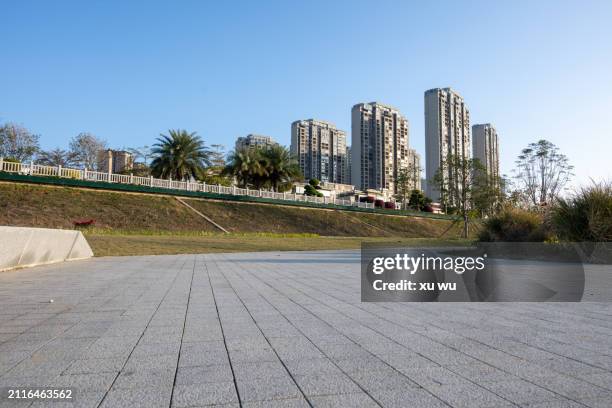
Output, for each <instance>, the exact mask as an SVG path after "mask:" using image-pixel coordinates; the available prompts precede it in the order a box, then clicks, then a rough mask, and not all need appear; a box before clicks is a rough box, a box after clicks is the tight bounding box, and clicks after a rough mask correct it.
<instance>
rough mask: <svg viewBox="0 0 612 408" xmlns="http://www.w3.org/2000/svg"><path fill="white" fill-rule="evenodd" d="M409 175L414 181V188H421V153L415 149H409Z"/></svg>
mask: <svg viewBox="0 0 612 408" xmlns="http://www.w3.org/2000/svg"><path fill="white" fill-rule="evenodd" d="M407 169H408V175H409V177H410V179H411V181H412V188H413V189H416V190H421V171H422V168H421V155H420V154H418V153H417V151H416V150H414V149H408V166H407Z"/></svg>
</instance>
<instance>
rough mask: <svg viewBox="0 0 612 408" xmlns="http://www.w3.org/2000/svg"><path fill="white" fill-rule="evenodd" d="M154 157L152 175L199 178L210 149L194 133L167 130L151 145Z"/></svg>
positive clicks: (207, 162)
mask: <svg viewBox="0 0 612 408" xmlns="http://www.w3.org/2000/svg"><path fill="white" fill-rule="evenodd" d="M153 155H154V159H153V161H152V162H151V174H152V175H153V176H154V177H160V178H172V179H174V180H189V179H191V178H196V179H197V178H200V177H201V176H202V175H203V171H204V169H205V168H206V166H209V165H210V151H209V150H208V148H206V145H205V144H204V141H203V140H202V139H201V138H200V137H199V136H198V135H197V134H196V132H192V133H189V132H187V131H186V130H182V129H177V130H169V131H168V135H163V134H162V135H160V137H159V138H157V143H156V144H154V145H153Z"/></svg>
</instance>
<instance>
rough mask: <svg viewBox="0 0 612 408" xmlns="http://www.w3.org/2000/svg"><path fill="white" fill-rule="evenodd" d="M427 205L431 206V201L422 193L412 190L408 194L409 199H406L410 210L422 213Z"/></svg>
mask: <svg viewBox="0 0 612 408" xmlns="http://www.w3.org/2000/svg"><path fill="white" fill-rule="evenodd" d="M429 204H431V199H430V198H429V197H426V196H425V193H424V192H423V191H421V190H418V189H414V190H412V191H411V192H410V198H409V199H408V206H409V207H410V208H413V209H415V210H417V211H423V210H425V207H426V206H427V205H429Z"/></svg>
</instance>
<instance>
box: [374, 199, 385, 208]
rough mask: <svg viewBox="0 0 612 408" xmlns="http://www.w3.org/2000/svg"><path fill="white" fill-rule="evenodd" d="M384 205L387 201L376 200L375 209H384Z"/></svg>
mask: <svg viewBox="0 0 612 408" xmlns="http://www.w3.org/2000/svg"><path fill="white" fill-rule="evenodd" d="M384 205H385V201H384V200H376V201H374V207H376V208H383V206H384Z"/></svg>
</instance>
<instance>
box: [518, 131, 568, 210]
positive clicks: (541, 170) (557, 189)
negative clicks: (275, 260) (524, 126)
mask: <svg viewBox="0 0 612 408" xmlns="http://www.w3.org/2000/svg"><path fill="white" fill-rule="evenodd" d="M516 166H517V169H516V170H515V176H514V177H515V179H516V180H517V184H518V187H519V189H520V190H521V192H522V193H523V194H524V195H525V197H526V199H527V200H528V202H529V203H530V204H531V205H533V206H544V205H548V204H551V203H553V202H554V201H556V199H557V198H558V197H559V194H560V193H561V191H562V190H563V189H564V188H565V186H566V185H567V183H568V182H569V180H570V179H571V177H572V176H573V173H572V170H573V169H574V167H573V166H571V165H570V164H569V160H568V158H567V156H565V155H564V154H561V153H560V151H559V148H558V147H557V146H555V145H554V144H552V143H551V142H549V141H548V140H539V141H538V142H536V143H531V144H529V146H527V147H526V148H525V149H523V150H522V151H521V154H520V156H519V157H518V159H517V160H516Z"/></svg>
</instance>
